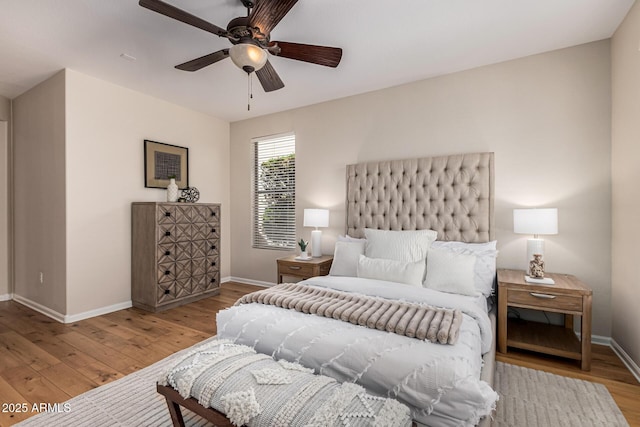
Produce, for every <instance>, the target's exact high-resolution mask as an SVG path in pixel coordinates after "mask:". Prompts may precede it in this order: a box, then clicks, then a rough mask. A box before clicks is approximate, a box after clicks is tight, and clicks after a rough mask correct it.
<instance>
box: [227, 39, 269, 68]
mask: <svg viewBox="0 0 640 427" xmlns="http://www.w3.org/2000/svg"><path fill="white" fill-rule="evenodd" d="M229 56H231V60H232V61H233V63H234V64H236V65H237V66H238V68H241V69H243V70H245V71H247V69H245V67H251V68H250V69H251V71H258V70H259V69H260V68H262V67H264V64H266V63H267V59H268V58H267V52H266V51H265V50H264V49H262V48H261V47H260V46H256V45H254V44H251V43H239V44H236V45H233V46H231V48H230V49H229ZM247 72H249V71H247Z"/></svg>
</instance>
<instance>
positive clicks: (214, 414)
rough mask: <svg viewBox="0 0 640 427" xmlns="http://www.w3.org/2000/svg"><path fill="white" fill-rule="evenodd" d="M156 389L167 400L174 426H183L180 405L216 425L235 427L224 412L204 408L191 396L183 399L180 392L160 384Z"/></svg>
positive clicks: (219, 426)
mask: <svg viewBox="0 0 640 427" xmlns="http://www.w3.org/2000/svg"><path fill="white" fill-rule="evenodd" d="M156 389H157V390H158V393H160V394H161V395H163V396H164V397H165V399H166V400H167V406H168V407H169V413H170V414H171V421H173V425H174V427H185V425H184V419H183V418H182V411H181V410H180V406H184V407H185V408H187V409H188V410H190V411H192V412H195V413H196V414H198V415H200V416H201V417H202V418H204V419H205V420H208V421H211V422H212V423H213V424H214V425H216V426H218V427H235V426H234V425H233V424H232V423H231V421H229V418H227V417H226V416H225V414H223V413H222V412H218V411H216V410H215V409H213V408H205V407H204V406H202V405H200V404H199V403H198V401H197V400H196V399H194V398H193V397H190V398H188V399H183V398H182V396H180V393H178V392H177V391H176V390H174V389H173V388H171V387H168V386H164V385H160V384H157V385H156Z"/></svg>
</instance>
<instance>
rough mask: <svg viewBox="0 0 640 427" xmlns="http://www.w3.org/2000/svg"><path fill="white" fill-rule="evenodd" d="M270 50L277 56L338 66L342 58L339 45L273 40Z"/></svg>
mask: <svg viewBox="0 0 640 427" xmlns="http://www.w3.org/2000/svg"><path fill="white" fill-rule="evenodd" d="M269 51H270V52H271V53H273V54H274V55H276V56H282V57H283V58H289V59H296V60H298V61H305V62H310V63H312V64H318V65H324V66H327V67H334V68H335V67H337V66H338V64H339V63H340V60H341V59H342V49H340V48H339V47H327V46H315V45H311V44H301V43H289V42H272V43H270V44H269Z"/></svg>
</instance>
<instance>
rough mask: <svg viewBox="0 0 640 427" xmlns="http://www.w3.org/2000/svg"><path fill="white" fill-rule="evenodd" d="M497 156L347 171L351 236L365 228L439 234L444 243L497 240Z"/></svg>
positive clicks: (448, 158) (474, 155)
mask: <svg viewBox="0 0 640 427" xmlns="http://www.w3.org/2000/svg"><path fill="white" fill-rule="evenodd" d="M493 161H494V156H493V153H472V154H459V155H451V156H441V157H425V158H420V159H408V160H391V161H384V162H369V163H358V164H355V165H349V166H347V234H349V235H350V236H353V237H364V229H365V228H376V229H381V230H423V229H430V230H435V231H437V232H438V240H457V241H462V242H467V243H482V242H488V241H490V240H493V239H494V238H495V230H494V218H493V199H494V189H493V182H494V177H493V173H494V172H493Z"/></svg>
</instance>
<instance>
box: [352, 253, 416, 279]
mask: <svg viewBox="0 0 640 427" xmlns="http://www.w3.org/2000/svg"><path fill="white" fill-rule="evenodd" d="M424 268H425V263H424V261H422V260H420V261H416V262H403V261H395V260H392V259H380V258H369V257H366V256H364V255H360V258H359V259H358V277H364V278H366V279H376V280H387V281H389V282H398V283H405V284H407V285H415V286H422V280H423V279H422V278H423V277H424Z"/></svg>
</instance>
